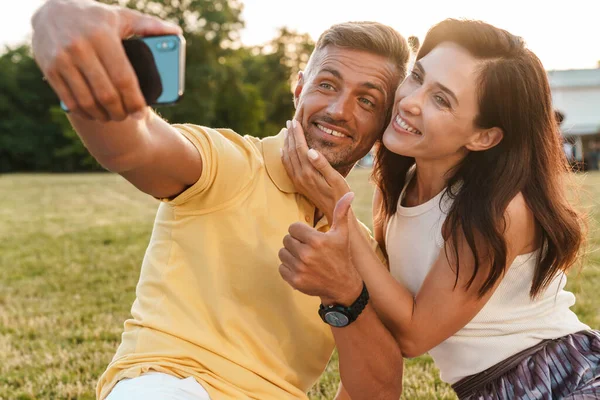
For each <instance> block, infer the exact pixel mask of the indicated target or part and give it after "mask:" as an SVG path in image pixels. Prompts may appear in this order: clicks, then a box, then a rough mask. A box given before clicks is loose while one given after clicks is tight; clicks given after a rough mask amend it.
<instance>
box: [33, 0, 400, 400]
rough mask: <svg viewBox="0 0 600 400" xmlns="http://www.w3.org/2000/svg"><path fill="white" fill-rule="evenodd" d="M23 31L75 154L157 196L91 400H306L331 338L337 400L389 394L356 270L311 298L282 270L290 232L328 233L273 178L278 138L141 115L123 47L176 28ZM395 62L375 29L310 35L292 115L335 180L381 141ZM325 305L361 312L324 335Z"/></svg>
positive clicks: (102, 15) (82, 13)
mask: <svg viewBox="0 0 600 400" xmlns="http://www.w3.org/2000/svg"><path fill="white" fill-rule="evenodd" d="M32 23H33V27H34V36H33V49H34V54H35V58H36V60H37V62H38V64H39V66H40V68H41V69H42V72H43V73H44V75H45V76H46V78H47V79H48V81H49V83H50V84H51V86H52V87H53V89H54V90H55V91H56V92H57V94H58V95H59V97H60V98H61V100H63V101H64V102H65V104H66V106H67V107H68V108H69V109H70V110H71V113H70V114H69V119H70V121H71V123H72V125H73V127H74V128H75V130H76V131H77V133H78V134H79V136H80V137H81V140H82V141H83V142H84V144H85V145H86V147H87V149H88V150H89V151H90V153H91V154H92V155H93V156H94V157H95V158H96V159H97V160H98V161H99V162H100V164H102V165H103V166H104V167H105V168H106V169H108V170H111V171H113V172H117V173H119V174H121V175H122V176H123V177H125V179H127V180H128V181H130V182H131V183H132V184H133V185H135V186H136V187H137V188H138V189H140V190H142V191H144V192H145V193H148V194H150V195H152V196H154V197H156V198H159V199H162V203H161V205H160V207H159V210H158V214H157V217H156V221H155V225H154V230H153V234H152V238H151V240H150V244H149V246H148V249H147V252H146V255H145V258H144V262H143V265H142V271H141V275H140V280H139V283H138V286H137V291H136V294H137V298H136V300H135V302H134V304H133V307H132V318H131V319H129V320H127V321H126V322H125V331H124V333H123V336H122V343H121V345H120V346H119V349H118V350H117V354H116V355H115V357H114V358H113V360H112V362H111V363H110V365H109V366H108V369H107V370H106V372H105V373H104V374H103V375H102V377H101V378H100V381H99V383H98V388H97V395H98V397H99V398H100V399H105V398H108V399H109V400H117V399H134V398H143V399H153V398H161V399H164V398H170V399H175V398H177V399H179V398H185V399H192V398H195V399H199V398H204V399H208V398H209V396H210V398H211V399H213V400H215V399H246V398H256V399H288V398H291V399H305V398H306V394H305V393H306V391H307V390H308V389H309V388H310V387H311V386H312V384H313V383H314V382H315V380H316V379H317V378H318V377H319V375H320V374H321V373H322V371H323V370H324V368H325V366H326V364H327V361H328V359H329V357H330V355H331V353H332V350H333V347H334V343H335V344H336V345H337V347H338V351H339V354H340V371H341V378H342V383H343V388H342V387H340V391H339V396H340V398H343V397H345V398H347V396H348V395H350V396H351V397H352V398H353V399H361V398H363V399H367V398H368V399H375V398H385V399H388V398H396V399H397V398H398V396H399V394H400V390H401V375H402V357H401V354H400V351H399V349H398V348H397V346H396V344H395V341H394V339H393V338H392V337H391V335H390V334H389V332H388V331H387V330H386V329H385V328H384V327H383V325H382V324H381V322H380V321H379V319H378V318H377V316H376V314H375V312H374V310H373V308H372V307H371V305H370V304H369V303H368V301H367V299H366V297H365V291H364V289H363V286H362V280H361V279H360V276H358V274H357V273H356V271H354V274H352V275H348V274H347V271H344V273H342V271H335V270H331V271H327V273H324V274H323V276H322V277H321V278H320V279H321V280H320V281H319V282H317V283H316V284H315V285H313V287H315V288H316V289H315V290H314V293H310V294H311V295H310V296H309V295H306V294H304V293H301V292H299V291H294V290H293V289H291V287H290V286H289V285H288V284H287V283H286V282H285V281H284V280H283V279H282V277H281V276H280V274H279V264H280V263H279V260H278V251H279V249H280V247H281V242H282V239H283V237H284V236H285V235H286V234H287V228H288V226H289V225H290V224H291V223H293V222H297V221H303V222H305V223H307V224H311V226H314V227H316V228H317V229H319V230H321V231H327V229H328V226H327V221H326V219H325V218H320V219H315V216H318V215H319V213H318V210H316V209H315V206H314V205H312V204H310V203H309V202H308V200H307V199H306V198H305V197H303V196H301V195H300V194H299V193H297V191H296V189H295V188H294V186H293V185H292V184H291V181H290V180H289V178H288V176H287V174H286V172H285V169H284V168H283V164H282V162H281V158H280V149H281V147H282V146H283V134H280V135H278V136H275V137H269V138H266V139H264V140H259V139H256V138H252V137H241V136H239V135H237V134H236V133H234V132H232V131H230V130H214V129H210V128H205V127H199V126H193V125H169V124H168V123H166V122H165V121H163V120H162V119H160V118H159V117H158V116H157V115H156V114H155V113H153V112H152V111H151V109H149V108H148V107H147V106H146V105H145V104H144V100H143V97H142V95H141V93H140V90H139V86H138V84H137V80H136V78H135V76H134V74H133V71H132V68H131V66H130V65H129V64H128V62H127V59H126V57H125V55H124V52H123V51H122V50H121V46H120V41H121V39H122V38H125V37H128V36H130V35H132V34H137V35H159V34H173V33H180V29H179V28H178V27H176V26H173V25H171V24H167V23H165V22H162V21H159V20H157V19H155V18H152V17H149V16H145V15H142V14H139V13H137V12H134V11H131V10H128V9H123V8H119V7H115V6H106V5H102V4H99V3H95V2H93V1H90V0H49V1H48V2H47V3H46V4H45V5H44V6H43V7H42V8H41V9H40V10H39V11H38V12H37V13H36V15H34V17H33V19H32ZM407 58H408V50H407V45H406V43H405V41H404V39H403V38H402V37H401V36H400V35H399V34H398V33H397V32H395V31H393V30H392V29H391V28H389V27H386V26H383V25H380V24H376V23H348V24H341V25H338V26H334V27H332V28H331V29H330V30H328V31H327V32H326V33H325V34H324V35H323V36H322V37H321V39H320V41H319V43H318V44H317V47H316V49H315V51H314V53H313V54H312V57H311V60H310V62H309V65H308V66H307V68H306V71H305V73H304V74H301V75H300V77H299V83H298V86H297V87H296V89H295V93H294V96H295V100H296V105H297V114H296V117H297V118H298V119H299V123H301V124H302V126H303V127H304V131H305V132H306V140H307V142H308V143H309V144H310V146H311V147H313V148H315V149H317V150H319V151H320V152H321V153H322V154H324V155H325V156H326V157H327V159H328V161H330V162H331V163H332V165H334V166H335V167H336V169H338V171H340V172H343V173H344V174H347V173H348V172H349V171H350V169H351V168H352V165H354V163H355V162H356V161H358V160H359V159H360V158H361V157H363V156H364V155H365V154H366V153H367V152H368V151H369V149H370V148H371V147H372V145H373V144H374V142H375V140H376V139H377V138H378V137H379V136H380V135H381V133H382V131H383V129H384V127H385V126H386V123H387V119H388V118H389V116H388V114H389V109H390V106H391V104H392V100H393V93H394V90H395V88H396V86H397V85H398V83H399V81H400V79H401V78H403V77H404V75H405V65H406V61H407ZM266 79H268V77H266ZM365 302H366V306H365ZM321 304H324V305H326V306H348V307H350V309H351V310H354V311H353V312H358V313H360V315H359V317H356V316H355V317H356V318H355V320H354V321H350V322H351V323H349V324H348V325H347V326H345V327H330V326H328V325H327V324H325V323H324V321H323V320H321V318H320V317H319V315H318V313H317V311H318V310H319V307H320V305H321ZM356 315H358V314H356ZM346 322H348V321H346ZM330 323H331V321H330ZM344 388H345V389H344ZM136 396H137V397H136ZM178 396H181V397H178Z"/></svg>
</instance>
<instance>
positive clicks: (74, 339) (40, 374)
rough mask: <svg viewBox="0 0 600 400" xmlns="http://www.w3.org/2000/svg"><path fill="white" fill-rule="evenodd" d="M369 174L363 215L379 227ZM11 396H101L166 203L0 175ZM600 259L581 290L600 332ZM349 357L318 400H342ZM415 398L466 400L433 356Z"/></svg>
mask: <svg viewBox="0 0 600 400" xmlns="http://www.w3.org/2000/svg"><path fill="white" fill-rule="evenodd" d="M367 177H368V171H365V170H356V171H355V172H353V174H352V175H351V178H350V180H351V185H352V187H353V189H354V190H355V192H356V194H357V199H356V200H355V202H354V208H355V210H356V212H357V214H358V215H359V217H361V219H362V220H363V221H365V222H367V223H368V224H370V220H371V218H370V214H371V209H370V205H371V195H372V187H371V186H370V185H369V183H368V182H367ZM582 179H583V190H581V191H578V192H579V194H582V196H581V197H582V200H583V203H584V204H585V206H586V209H587V211H588V212H589V214H590V217H591V218H590V221H591V223H590V236H589V239H590V241H589V248H590V250H593V249H597V248H598V247H599V245H600V234H599V232H598V227H599V225H598V222H596V221H598V217H599V214H600V174H594V175H591V174H588V175H586V176H582ZM0 194H1V195H0V399H11V400H12V399H69V398H71V399H74V398H77V399H92V398H94V388H95V384H96V380H97V378H98V377H99V375H100V374H101V373H102V372H103V370H104V368H105V367H106V365H107V364H108V362H109V361H110V359H111V357H112V356H113V354H114V352H115V350H116V347H117V345H118V343H119V340H120V334H121V330H122V327H123V321H124V320H125V319H126V318H127V317H128V316H129V310H130V307H131V303H132V302H133V300H134V297H135V285H136V283H137V279H138V277H139V271H140V265H141V260H142V257H143V253H144V251H145V248H146V245H147V242H148V240H149V237H150V231H151V228H152V222H153V218H154V214H155V211H156V207H157V201H156V200H154V199H152V198H150V197H148V196H146V195H144V194H141V193H139V192H137V191H136V190H135V189H134V188H133V187H131V186H130V185H129V184H128V183H127V182H125V181H124V180H123V179H121V178H120V177H118V176H115V175H111V174H85V175H84V174H82V175H5V176H0ZM599 287H600V254H599V253H598V252H591V254H590V255H589V256H588V258H587V260H586V265H585V267H584V268H583V270H582V272H581V273H580V274H577V273H575V272H574V273H572V274H571V277H570V282H569V288H570V290H573V291H574V292H575V293H576V295H577V298H578V302H577V305H576V306H575V311H576V312H577V314H578V315H579V316H580V317H581V318H582V319H583V320H584V321H585V322H587V323H588V324H590V325H591V326H592V327H594V328H600V314H599V312H598V310H599V308H598V305H599V304H600V290H599ZM338 380H339V376H338V372H337V357H335V356H334V357H333V359H332V361H331V362H330V364H329V366H328V367H327V370H326V372H325V373H324V374H323V376H322V377H321V379H320V381H319V382H318V383H317V384H316V385H315V387H313V389H312V390H311V392H310V397H311V399H313V400H314V399H331V398H333V396H334V394H335V391H336V388H337V384H338ZM404 387H405V389H404V398H407V399H432V398H438V399H454V398H455V397H454V395H453V394H452V391H451V390H450V389H449V387H448V386H447V385H445V384H443V383H442V382H441V381H440V379H439V376H438V373H437V370H436V368H435V366H434V365H433V362H432V361H431V359H430V358H429V357H426V356H425V357H419V358H416V359H413V360H407V362H406V368H405V376H404Z"/></svg>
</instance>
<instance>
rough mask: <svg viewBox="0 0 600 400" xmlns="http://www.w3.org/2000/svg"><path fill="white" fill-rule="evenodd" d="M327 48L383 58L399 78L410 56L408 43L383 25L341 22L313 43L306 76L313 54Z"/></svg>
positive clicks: (393, 30) (365, 22) (403, 72)
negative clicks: (332, 47)
mask: <svg viewBox="0 0 600 400" xmlns="http://www.w3.org/2000/svg"><path fill="white" fill-rule="evenodd" d="M329 45H331V46H335V47H340V48H346V49H352V50H361V51H366V52H369V53H372V54H377V55H380V56H383V57H385V58H387V59H389V60H390V61H392V62H393V63H394V64H395V65H396V67H397V68H398V71H399V72H400V73H401V77H400V78H401V79H404V77H405V76H406V65H407V62H408V56H409V54H410V50H409V47H408V43H407V42H406V39H404V37H403V36H402V35H400V34H399V33H398V32H397V31H396V30H395V29H393V28H391V27H389V26H387V25H383V24H380V23H378V22H370V21H358V22H344V23H341V24H336V25H333V26H332V27H330V28H329V29H327V30H326V31H325V32H323V33H322V34H321V36H320V37H319V40H317V44H316V45H315V50H314V51H313V53H312V55H311V58H310V60H309V62H308V65H307V66H306V71H307V72H308V73H310V72H309V70H310V68H311V61H313V58H314V55H315V54H317V53H318V52H319V50H321V49H323V48H325V47H326V46H329Z"/></svg>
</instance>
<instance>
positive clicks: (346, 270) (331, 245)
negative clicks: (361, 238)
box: [279, 192, 362, 306]
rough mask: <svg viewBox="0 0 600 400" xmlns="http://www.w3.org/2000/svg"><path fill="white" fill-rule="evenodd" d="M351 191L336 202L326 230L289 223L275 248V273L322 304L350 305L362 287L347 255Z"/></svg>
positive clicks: (348, 252) (350, 216)
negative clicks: (277, 270)
mask: <svg viewBox="0 0 600 400" xmlns="http://www.w3.org/2000/svg"><path fill="white" fill-rule="evenodd" d="M353 199H354V193H352V192H349V193H346V194H345V195H344V196H343V197H342V198H341V199H340V200H339V201H338V202H337V204H336V206H335V209H334V212H333V223H332V225H331V229H330V230H329V231H328V232H319V231H318V230H316V229H314V228H313V227H310V226H308V225H306V224H304V223H299V222H297V223H294V224H292V225H290V228H289V234H288V235H286V236H285V237H284V238H283V246H284V247H283V248H282V249H281V250H280V251H279V259H280V260H281V265H280V266H279V273H280V274H281V276H282V278H283V279H284V280H285V281H286V282H287V283H288V284H289V285H290V286H292V287H293V288H294V289H296V290H299V291H301V292H302V293H305V294H308V295H311V296H319V297H320V298H321V302H322V303H323V304H324V305H331V304H338V305H343V306H349V305H351V304H352V303H353V302H354V300H356V298H357V297H358V296H359V294H360V292H361V290H362V278H361V277H360V275H359V273H358V271H357V270H356V269H355V267H354V265H353V264H352V260H351V257H350V249H349V244H350V232H349V229H350V227H349V218H353V216H352V215H351V213H350V209H351V204H352V200H353Z"/></svg>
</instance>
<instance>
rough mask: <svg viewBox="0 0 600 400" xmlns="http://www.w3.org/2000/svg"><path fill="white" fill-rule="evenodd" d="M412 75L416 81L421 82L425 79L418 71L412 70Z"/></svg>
mask: <svg viewBox="0 0 600 400" xmlns="http://www.w3.org/2000/svg"><path fill="white" fill-rule="evenodd" d="M410 77H411V78H413V79H414V80H415V81H417V82H419V83H421V82H422V81H423V80H422V79H421V75H419V73H418V72H415V71H412V72H411V73H410Z"/></svg>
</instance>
